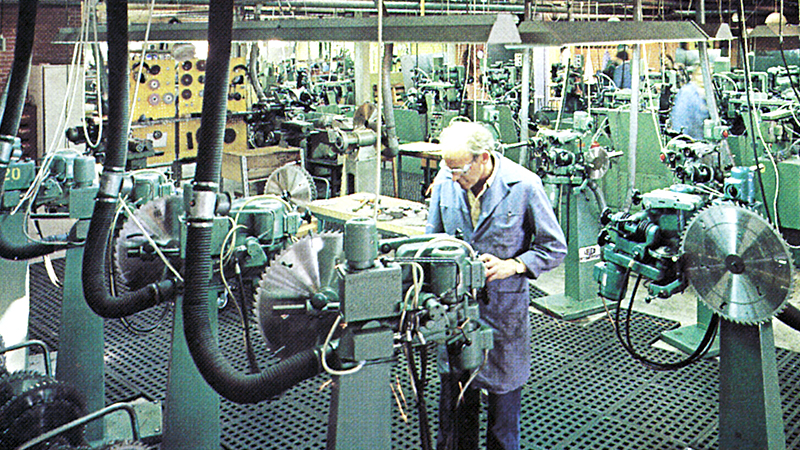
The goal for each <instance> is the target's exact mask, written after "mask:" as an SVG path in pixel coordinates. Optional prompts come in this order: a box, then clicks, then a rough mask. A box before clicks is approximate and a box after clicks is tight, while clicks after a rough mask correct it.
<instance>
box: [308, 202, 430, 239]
mask: <svg viewBox="0 0 800 450" xmlns="http://www.w3.org/2000/svg"><path fill="white" fill-rule="evenodd" d="M374 200H375V194H371V193H366V192H359V193H355V194H350V195H347V196H344V197H336V198H330V199H325V200H315V201H313V202H311V203H309V204H308V209H309V211H311V214H313V215H314V216H315V217H316V218H317V219H318V220H319V221H320V226H322V222H326V221H327V222H334V223H344V222H346V221H348V220H350V219H353V218H356V217H373V215H374V206H373V205H374ZM427 220H428V209H427V207H426V206H425V205H423V204H422V203H417V202H412V201H410V200H404V199H400V198H394V197H387V196H384V195H381V196H379V197H378V215H377V225H378V231H379V232H383V233H387V234H392V235H397V236H413V235H419V234H424V233H425V224H426V223H427Z"/></svg>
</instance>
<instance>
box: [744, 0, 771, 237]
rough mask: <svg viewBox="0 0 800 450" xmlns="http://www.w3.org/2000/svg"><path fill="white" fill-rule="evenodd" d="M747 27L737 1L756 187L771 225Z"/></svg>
mask: <svg viewBox="0 0 800 450" xmlns="http://www.w3.org/2000/svg"><path fill="white" fill-rule="evenodd" d="M746 27H747V25H746V22H745V19H744V0H739V46H740V47H741V49H742V54H743V58H744V83H745V94H746V98H747V108H748V111H749V114H748V117H749V119H750V134H751V136H750V139H751V141H752V143H753V147H752V148H753V159H754V161H755V165H756V176H757V177H758V185H759V187H760V188H761V199H762V201H763V202H764V212H765V213H766V215H767V220H768V221H769V223H770V224H773V223H775V222H773V220H772V215H771V214H770V212H769V205H768V204H767V194H766V192H765V191H764V180H763V177H762V176H761V170H759V166H760V165H761V163H760V162H759V159H758V149H757V148H756V147H757V146H756V136H755V132H754V131H753V130H755V119H754V117H753V115H754V114H755V109H754V107H753V98H752V86H751V83H750V61H749V59H748V55H747V53H748V51H747V39H745V36H744V34H745V32H746V31H747V28H746Z"/></svg>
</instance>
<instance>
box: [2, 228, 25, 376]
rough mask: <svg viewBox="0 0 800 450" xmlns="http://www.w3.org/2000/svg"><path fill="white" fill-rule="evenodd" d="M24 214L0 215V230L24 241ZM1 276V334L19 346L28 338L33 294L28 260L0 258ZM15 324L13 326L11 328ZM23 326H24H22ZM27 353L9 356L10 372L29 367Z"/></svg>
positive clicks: (8, 341) (15, 353)
mask: <svg viewBox="0 0 800 450" xmlns="http://www.w3.org/2000/svg"><path fill="white" fill-rule="evenodd" d="M24 220H25V215H24V214H14V215H8V214H2V215H0V228H2V230H3V233H5V234H7V235H8V236H9V239H10V240H17V239H25V236H23V235H22V226H23V223H24ZM0 273H2V274H3V277H5V279H6V282H5V283H3V289H0V334H2V337H3V342H4V343H5V345H6V346H11V345H14V344H19V343H21V342H22V341H24V340H25V339H26V338H27V337H28V313H29V310H30V294H29V291H28V279H29V277H30V275H29V272H28V261H12V260H10V259H2V258H0ZM12 324H13V325H12ZM20 324H24V325H23V326H20ZM25 354H26V353H25V351H24V350H20V351H17V352H12V353H9V354H8V356H6V364H7V369H8V370H9V371H16V370H23V369H24V368H25V366H26V361H25V359H26V358H25Z"/></svg>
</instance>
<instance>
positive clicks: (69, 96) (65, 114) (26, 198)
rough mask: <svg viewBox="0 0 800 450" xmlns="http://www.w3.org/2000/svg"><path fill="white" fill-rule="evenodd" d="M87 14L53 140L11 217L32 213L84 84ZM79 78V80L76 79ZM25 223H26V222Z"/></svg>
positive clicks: (75, 51)
mask: <svg viewBox="0 0 800 450" xmlns="http://www.w3.org/2000/svg"><path fill="white" fill-rule="evenodd" d="M88 29H89V26H88V14H84V15H82V17H81V30H80V39H79V40H78V42H76V43H75V46H74V47H73V49H72V61H71V62H70V66H69V70H68V77H69V78H68V81H67V87H66V90H65V95H64V101H63V103H62V104H61V114H59V119H58V123H57V124H56V127H55V132H54V133H53V138H52V140H51V141H50V144H49V145H48V147H47V149H46V151H45V156H44V158H43V159H42V162H41V165H40V166H39V170H38V171H37V173H36V176H35V177H34V179H33V182H32V183H31V186H30V187H29V188H28V190H27V191H26V192H25V194H24V195H23V196H22V197H21V198H20V201H19V203H18V204H17V205H16V206H15V207H14V209H13V210H12V211H11V215H14V214H17V213H18V212H19V210H20V209H21V208H23V207H24V208H26V209H25V212H26V215H27V216H28V217H30V215H31V213H32V211H31V208H32V205H33V203H34V199H35V198H36V195H37V194H38V192H39V188H40V187H41V184H42V182H43V181H44V180H45V179H46V178H47V176H48V174H49V171H50V164H51V163H52V160H53V157H54V156H55V149H56V147H57V146H58V144H59V142H61V140H62V139H64V130H65V128H66V123H67V122H68V121H69V119H70V118H71V116H72V109H73V108H71V107H70V105H72V104H73V102H74V101H75V96H76V95H77V86H78V85H80V84H81V83H83V82H84V79H83V77H82V76H81V77H79V76H78V66H79V65H82V63H81V61H82V59H81V58H82V57H83V48H84V45H85V43H86V41H87V40H88V32H89V31H88ZM78 78H80V80H79V79H78ZM26 222H27V221H26ZM25 233H26V235H28V233H27V230H25Z"/></svg>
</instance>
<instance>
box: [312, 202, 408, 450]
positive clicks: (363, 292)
mask: <svg viewBox="0 0 800 450" xmlns="http://www.w3.org/2000/svg"><path fill="white" fill-rule="evenodd" d="M377 242H378V231H377V228H376V226H375V222H373V221H372V220H370V219H366V218H364V219H352V220H350V221H348V222H346V223H345V233H344V254H345V258H346V268H345V269H342V270H339V271H338V272H337V275H336V276H337V277H338V279H339V298H340V299H341V314H342V318H343V320H344V321H345V322H346V323H347V328H346V329H345V334H344V335H343V336H342V337H341V338H340V340H339V341H340V343H339V347H338V348H337V351H336V352H337V354H338V355H339V357H340V359H342V360H343V361H348V362H352V363H355V362H356V361H360V362H359V363H358V364H359V366H360V368H358V366H356V367H354V368H351V369H349V370H348V369H345V370H343V371H339V372H338V373H341V374H342V375H341V376H335V377H334V386H333V389H332V393H331V409H330V415H329V418H328V438H327V449H328V450H390V449H391V448H392V445H391V444H392V435H391V432H392V430H391V420H387V418H389V417H391V414H392V403H391V397H390V396H389V395H387V393H386V384H387V383H389V382H390V381H391V368H392V364H393V363H394V356H393V355H394V350H393V345H392V344H393V339H394V331H393V330H392V328H391V327H388V326H386V325H385V324H382V323H381V321H382V320H385V319H389V318H394V317H396V316H397V314H398V312H397V311H396V305H397V302H398V299H400V298H402V289H401V287H402V283H401V280H402V272H401V270H400V266H399V265H396V264H395V265H385V266H384V265H381V264H380V263H377V262H376V258H377V256H378V251H377ZM376 286H381V289H377V290H376V289H375V287H376Z"/></svg>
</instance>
